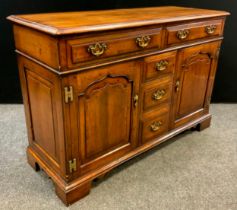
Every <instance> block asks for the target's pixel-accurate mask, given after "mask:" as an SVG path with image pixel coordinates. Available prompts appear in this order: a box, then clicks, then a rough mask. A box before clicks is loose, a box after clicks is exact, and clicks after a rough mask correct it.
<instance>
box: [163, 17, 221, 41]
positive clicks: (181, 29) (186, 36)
mask: <svg viewBox="0 0 237 210" xmlns="http://www.w3.org/2000/svg"><path fill="white" fill-rule="evenodd" d="M223 26H224V21H223V19H216V20H208V21H201V22H200V21H198V22H197V21H196V22H191V23H190V22H189V23H183V24H178V25H177V24H176V25H173V26H170V27H167V37H166V45H173V44H179V43H181V42H186V41H192V40H196V39H201V38H207V37H214V36H220V35H222V33H223Z"/></svg>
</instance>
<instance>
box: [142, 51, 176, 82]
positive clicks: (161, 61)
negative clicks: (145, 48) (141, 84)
mask: <svg viewBox="0 0 237 210" xmlns="http://www.w3.org/2000/svg"><path fill="white" fill-rule="evenodd" d="M175 61H176V51H173V52H168V53H163V54H160V55H155V56H150V57H146V58H145V59H144V62H145V64H144V65H145V66H144V76H143V81H149V80H152V79H156V78H158V77H160V76H163V75H165V74H169V73H173V72H174V69H175Z"/></svg>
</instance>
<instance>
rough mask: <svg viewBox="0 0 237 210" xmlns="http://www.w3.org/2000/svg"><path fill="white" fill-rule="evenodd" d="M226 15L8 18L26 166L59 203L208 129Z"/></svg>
mask: <svg viewBox="0 0 237 210" xmlns="http://www.w3.org/2000/svg"><path fill="white" fill-rule="evenodd" d="M227 15H229V13H228V12H224V11H214V10H204V9H194V8H183V7H153V8H136V9H119V10H107V11H87V12H67V13H50V14H32V15H12V16H9V17H8V19H9V20H11V21H12V22H13V30H14V37H15V46H16V53H17V55H18V65H19V74H20V80H21V88H22V94H23V100H24V107H25V114H26V123H27V129H28V137H29V146H28V148H27V157H28V162H29V164H30V165H31V166H32V167H33V168H34V169H35V170H38V169H40V168H42V169H43V170H44V171H45V172H46V173H47V174H48V175H49V176H50V177H51V178H52V180H53V182H54V183H55V189H56V193H57V195H58V196H59V197H60V198H61V199H62V201H63V202H64V203H65V204H66V205H69V204H71V203H73V202H75V201H76V200H78V199H80V198H82V197H83V196H85V195H87V194H88V193H89V191H90V188H91V182H92V180H93V179H95V178H98V177H102V176H103V175H104V174H105V173H107V172H108V171H110V170H111V169H113V168H114V167H116V166H118V165H119V164H122V163H124V162H125V161H127V160H129V159H131V158H132V157H134V156H136V155H138V154H141V153H142V152H145V151H147V150H149V149H151V148H153V147H154V146H156V145H158V144H160V143H161V142H164V141H166V140H168V139H170V138H172V137H173V136H175V135H177V134H179V133H181V132H182V131H184V130H187V129H190V128H196V129H197V130H202V129H204V128H207V127H208V126H209V125H210V121H211V115H210V114H209V104H210V100H211V93H212V88H213V83H214V77H215V73H216V67H217V61H218V56H219V51H220V46H221V41H222V39H223V29H224V24H225V18H226V16H227ZM154 164H155V163H154ZM114 190H115V189H114Z"/></svg>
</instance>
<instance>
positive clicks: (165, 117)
mask: <svg viewBox="0 0 237 210" xmlns="http://www.w3.org/2000/svg"><path fill="white" fill-rule="evenodd" d="M161 110H162V111H161ZM168 110H169V108H168V105H164V106H163V107H160V108H159V110H158V109H157V110H155V111H153V112H151V113H150V117H148V118H146V117H145V118H144V119H143V121H142V122H141V125H142V126H141V128H142V129H141V130H142V135H141V138H142V141H141V142H142V143H144V142H146V141H148V140H152V139H153V138H156V137H158V136H160V135H162V134H164V133H165V132H167V131H168V124H169V111H168Z"/></svg>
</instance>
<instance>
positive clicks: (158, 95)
mask: <svg viewBox="0 0 237 210" xmlns="http://www.w3.org/2000/svg"><path fill="white" fill-rule="evenodd" d="M165 94H166V92H165V90H164V89H162V90H157V91H156V92H154V93H153V95H152V98H153V99H154V100H156V101H158V100H160V99H162V98H163V97H164V95H165Z"/></svg>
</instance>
